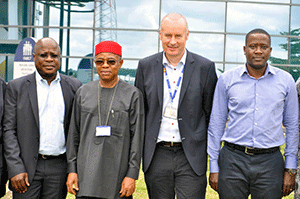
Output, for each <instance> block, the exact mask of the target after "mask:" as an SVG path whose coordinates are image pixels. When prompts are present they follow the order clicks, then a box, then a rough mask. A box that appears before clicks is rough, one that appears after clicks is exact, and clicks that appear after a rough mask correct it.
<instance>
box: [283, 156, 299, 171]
mask: <svg viewBox="0 0 300 199" xmlns="http://www.w3.org/2000/svg"><path fill="white" fill-rule="evenodd" d="M285 168H288V169H297V157H296V156H295V157H294V156H287V157H285Z"/></svg>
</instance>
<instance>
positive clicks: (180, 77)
mask: <svg viewBox="0 0 300 199" xmlns="http://www.w3.org/2000/svg"><path fill="white" fill-rule="evenodd" d="M163 70H164V73H165V76H166V81H167V85H168V91H169V93H170V97H171V103H173V100H174V98H175V96H176V93H177V90H178V87H179V85H180V82H181V79H182V77H183V72H184V65H183V67H182V71H181V73H180V75H179V78H178V81H177V84H176V87H175V90H174V93H173V95H172V90H171V84H170V80H169V77H168V74H167V69H166V67H165V66H164V65H163Z"/></svg>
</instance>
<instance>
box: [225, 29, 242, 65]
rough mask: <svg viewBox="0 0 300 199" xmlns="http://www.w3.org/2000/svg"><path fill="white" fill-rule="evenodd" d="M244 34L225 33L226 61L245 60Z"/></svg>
mask: <svg viewBox="0 0 300 199" xmlns="http://www.w3.org/2000/svg"><path fill="white" fill-rule="evenodd" d="M244 46H245V36H244V35H227V36H226V51H225V61H226V62H243V63H244V62H245V61H246V59H245V55H244V49H243V47H244Z"/></svg>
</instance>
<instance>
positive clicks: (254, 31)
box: [245, 28, 271, 46]
mask: <svg viewBox="0 0 300 199" xmlns="http://www.w3.org/2000/svg"><path fill="white" fill-rule="evenodd" d="M257 33H258V34H264V35H267V36H268V37H269V40H270V46H271V36H270V35H269V33H268V32H267V31H265V30H264V29H261V28H256V29H253V30H251V31H250V32H248V33H247V35H246V38H245V45H246V46H247V40H248V37H249V35H251V34H257Z"/></svg>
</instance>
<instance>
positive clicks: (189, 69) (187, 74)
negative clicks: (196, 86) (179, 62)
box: [178, 51, 195, 107]
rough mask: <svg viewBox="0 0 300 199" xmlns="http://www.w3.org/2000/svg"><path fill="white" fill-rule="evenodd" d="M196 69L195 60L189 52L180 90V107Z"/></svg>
mask: <svg viewBox="0 0 300 199" xmlns="http://www.w3.org/2000/svg"><path fill="white" fill-rule="evenodd" d="M194 68H195V65H194V59H193V57H192V54H191V53H190V52H189V51H187V56H186V62H185V66H184V73H183V81H182V85H181V90H180V96H179V103H178V107H180V104H181V102H182V100H183V97H184V95H185V92H186V90H187V87H188V85H189V83H190V79H191V76H192V74H193V71H194Z"/></svg>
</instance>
